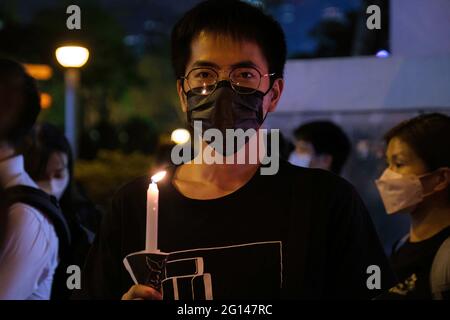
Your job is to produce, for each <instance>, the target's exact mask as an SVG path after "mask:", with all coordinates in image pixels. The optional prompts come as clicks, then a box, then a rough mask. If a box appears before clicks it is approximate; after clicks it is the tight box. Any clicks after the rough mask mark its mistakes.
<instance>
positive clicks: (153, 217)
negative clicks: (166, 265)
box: [145, 171, 166, 252]
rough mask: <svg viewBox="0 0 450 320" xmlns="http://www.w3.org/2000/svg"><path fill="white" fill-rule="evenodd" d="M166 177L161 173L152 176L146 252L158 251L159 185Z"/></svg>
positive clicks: (148, 196)
mask: <svg viewBox="0 0 450 320" xmlns="http://www.w3.org/2000/svg"><path fill="white" fill-rule="evenodd" d="M165 175H166V171H161V172H158V173H157V174H155V175H154V176H152V178H151V180H152V182H151V183H150V184H149V186H148V190H147V228H146V234H145V250H146V251H151V252H155V251H158V200H159V190H158V185H157V183H158V182H159V181H161V179H163V178H164V176H165Z"/></svg>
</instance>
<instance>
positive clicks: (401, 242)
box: [392, 233, 409, 253]
mask: <svg viewBox="0 0 450 320" xmlns="http://www.w3.org/2000/svg"><path fill="white" fill-rule="evenodd" d="M408 239H409V233H407V234H405V235H404V236H403V237H402V238H401V239H400V240H398V241H397V242H395V243H394V245H393V246H392V253H396V252H397V251H398V250H399V249H400V248H401V247H402V246H403V245H404V244H405V243H406V242H407V241H408Z"/></svg>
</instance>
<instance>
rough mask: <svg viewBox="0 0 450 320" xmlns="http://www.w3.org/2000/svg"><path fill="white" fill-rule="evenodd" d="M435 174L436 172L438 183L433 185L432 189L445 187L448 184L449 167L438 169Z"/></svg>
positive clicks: (449, 183) (449, 180) (440, 189)
mask: <svg viewBox="0 0 450 320" xmlns="http://www.w3.org/2000/svg"><path fill="white" fill-rule="evenodd" d="M437 174H438V176H437V180H438V183H437V185H436V186H435V187H434V190H435V191H442V190H445V189H447V188H448V187H449V186H450V169H449V168H442V169H438V171H437Z"/></svg>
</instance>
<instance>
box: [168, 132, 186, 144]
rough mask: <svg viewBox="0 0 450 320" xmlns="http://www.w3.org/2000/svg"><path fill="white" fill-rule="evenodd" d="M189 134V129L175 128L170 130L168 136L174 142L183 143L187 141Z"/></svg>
mask: <svg viewBox="0 0 450 320" xmlns="http://www.w3.org/2000/svg"><path fill="white" fill-rule="evenodd" d="M190 138H191V135H190V134H189V131H188V130H186V129H176V130H174V131H173V132H172V134H171V136H170V140H172V141H173V142H175V143H176V144H183V143H186V142H188V141H189V139H190Z"/></svg>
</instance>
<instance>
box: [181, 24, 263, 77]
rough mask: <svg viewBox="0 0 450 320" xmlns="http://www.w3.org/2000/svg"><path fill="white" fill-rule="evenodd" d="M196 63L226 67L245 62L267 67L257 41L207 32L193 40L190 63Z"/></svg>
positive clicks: (249, 64) (245, 63) (248, 64)
mask: <svg viewBox="0 0 450 320" xmlns="http://www.w3.org/2000/svg"><path fill="white" fill-rule="evenodd" d="M194 64H196V65H200V64H203V65H205V66H206V65H207V64H210V66H211V67H225V68H226V67H233V66H236V65H238V64H244V65H247V66H251V65H253V66H256V67H259V68H260V69H261V68H262V69H267V62H266V59H265V58H264V56H263V54H262V51H261V49H260V47H259V45H258V44H257V43H256V42H254V41H248V40H235V39H233V38H232V37H231V36H227V35H216V34H211V33H205V32H202V33H200V34H199V35H198V36H197V37H195V38H194V39H193V41H192V44H191V57H190V61H189V65H194Z"/></svg>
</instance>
